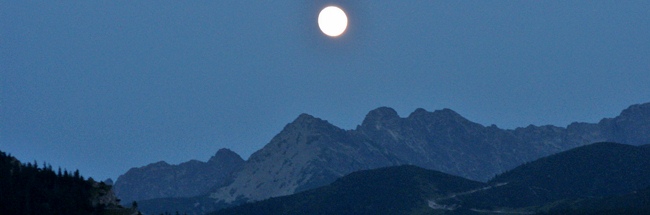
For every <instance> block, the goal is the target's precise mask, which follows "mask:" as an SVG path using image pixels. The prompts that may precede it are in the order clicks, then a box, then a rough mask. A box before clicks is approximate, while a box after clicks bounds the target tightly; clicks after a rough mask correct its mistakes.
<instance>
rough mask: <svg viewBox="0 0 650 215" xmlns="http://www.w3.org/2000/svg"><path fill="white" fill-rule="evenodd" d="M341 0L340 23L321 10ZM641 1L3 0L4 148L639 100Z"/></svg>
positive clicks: (201, 139)
mask: <svg viewBox="0 0 650 215" xmlns="http://www.w3.org/2000/svg"><path fill="white" fill-rule="evenodd" d="M330 4H335V5H339V6H341V7H342V8H343V9H344V10H345V11H346V12H347V14H348V16H349V20H350V24H349V27H348V30H347V31H346V33H345V34H344V35H343V36H342V37H340V38H336V39H333V38H329V37H327V36H325V35H323V34H322V33H321V32H320V30H319V29H318V26H317V21H316V20H317V16H318V12H319V10H320V9H321V8H324V7H325V6H327V5H330ZM649 11H650V1H647V0H642V1H618V0H616V1H485V0H480V1H451V0H450V1H434V0H427V1H401V0H400V1H397V0H396V1H382V0H380V1H377V0H372V1H357V0H354V1H352V0H350V1H322V0H321V1H308V0H296V1H240V0H236V1H234V0H233V1H225V0H223V1H158V0H157V1H115V0H111V1H4V0H0V90H1V91H0V150H2V151H6V152H9V153H11V154H12V155H14V156H16V157H17V158H18V159H21V160H22V161H34V160H38V161H39V163H41V162H42V161H46V162H49V163H51V164H52V165H53V166H54V167H55V168H56V167H58V166H61V167H64V168H67V169H70V170H74V169H79V170H80V171H81V173H82V174H83V175H85V176H92V177H94V178H96V179H105V178H107V177H111V178H113V179H116V178H117V176H118V175H120V174H123V173H124V172H126V171H127V170H128V169H129V168H131V167H139V166H143V165H146V164H149V163H152V162H157V161H160V160H165V161H167V162H169V163H173V164H175V163H180V162H182V161H187V160H190V159H198V160H202V161H206V160H207V159H208V158H209V157H210V156H212V155H213V154H214V153H215V152H216V151H217V150H218V149H220V148H224V147H226V148H230V149H232V150H233V151H235V152H237V153H239V154H241V155H242V157H244V158H247V157H248V156H249V155H250V154H251V153H252V152H254V151H255V150H258V149H260V148H261V147H262V146H264V145H265V144H266V143H268V142H269V141H270V139H271V138H272V137H273V135H275V134H277V133H278V132H279V131H280V130H281V129H282V128H283V127H284V126H285V125H286V124H287V123H289V122H291V121H293V120H294V119H295V118H296V117H297V116H298V115H299V114H300V113H309V114H311V115H314V116H316V117H320V118H322V119H325V120H328V121H329V122H331V123H332V124H334V125H337V126H339V127H342V128H345V129H353V128H355V126H356V125H358V124H360V123H361V121H362V120H363V118H364V116H365V114H366V113H367V112H368V111H370V110H372V109H374V108H377V107H380V106H389V107H393V108H395V109H396V110H397V111H398V113H399V114H400V115H402V116H407V115H408V114H409V113H410V112H411V111H413V110H415V109H416V108H419V107H422V108H425V109H427V110H429V111H433V110H436V109H442V108H451V109H453V110H455V111H457V112H458V113H460V114H461V115H463V116H465V117H466V118H468V119H469V120H472V121H474V122H478V123H481V124H483V125H491V124H496V125H497V126H499V127H501V128H515V127H519V126H527V125H529V124H535V125H545V124H553V125H557V126H566V125H568V124H569V123H570V122H573V121H582V122H597V121H598V120H600V119H601V118H603V117H614V116H616V115H618V114H619V113H620V111H621V110H623V109H624V108H626V107H628V106H629V105H632V104H637V103H645V102H650V39H649V38H650V14H649Z"/></svg>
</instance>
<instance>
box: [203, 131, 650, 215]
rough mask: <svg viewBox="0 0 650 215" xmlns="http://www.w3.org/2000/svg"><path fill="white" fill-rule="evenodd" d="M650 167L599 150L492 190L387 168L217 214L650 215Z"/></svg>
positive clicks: (647, 155) (506, 176)
mask: <svg viewBox="0 0 650 215" xmlns="http://www.w3.org/2000/svg"><path fill="white" fill-rule="evenodd" d="M648 165H650V150H649V149H648V148H647V147H638V146H630V145H624V144H617V143H595V144H591V145H587V146H582V147H578V148H575V149H572V150H569V151H566V152H561V153H558V154H554V155H551V156H548V157H544V158H541V159H538V160H536V161H533V162H530V163H527V164H523V165H521V166H518V167H517V168H515V169H512V170H510V171H508V172H505V173H503V174H500V175H498V176H496V177H495V178H493V179H491V180H490V181H489V182H487V183H483V182H478V181H472V180H469V179H464V178H461V177H458V176H452V175H449V174H445V173H442V172H439V171H435V170H427V169H423V168H420V167H416V166H410V165H406V166H396V167H386V168H379V169H373V170H364V171H358V172H354V173H351V174H349V175H346V176H344V177H342V178H340V179H338V180H336V181H335V182H334V183H332V184H329V185H326V186H323V187H320V188H316V189H312V190H309V191H305V192H301V193H297V194H293V195H289V196H284V197H278V198H270V199H267V200H263V201H259V202H255V203H248V204H244V205H241V206H237V207H232V208H228V209H224V210H221V211H218V212H215V213H211V214H212V215H228V214H238V215H246V214H269V215H271V214H534V213H545V214H580V213H593V214H599V213H601V214H640V213H643V212H645V213H647V212H650V205H649V204H647V203H648V200H650V192H648V190H649V189H650V180H649V179H650V168H647V167H648Z"/></svg>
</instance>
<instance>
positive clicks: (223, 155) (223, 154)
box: [208, 148, 243, 163]
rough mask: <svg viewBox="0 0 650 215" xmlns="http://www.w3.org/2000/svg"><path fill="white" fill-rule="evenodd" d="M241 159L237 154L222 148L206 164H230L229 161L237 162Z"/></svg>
mask: <svg viewBox="0 0 650 215" xmlns="http://www.w3.org/2000/svg"><path fill="white" fill-rule="evenodd" d="M239 160H242V161H243V159H242V158H241V156H239V155H238V154H237V153H235V152H233V151H232V150H230V149H227V148H222V149H219V151H217V153H216V154H215V155H214V156H212V157H211V158H210V160H208V163H214V162H218V163H223V162H231V161H239Z"/></svg>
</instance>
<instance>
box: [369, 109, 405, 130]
mask: <svg viewBox="0 0 650 215" xmlns="http://www.w3.org/2000/svg"><path fill="white" fill-rule="evenodd" d="M395 119H400V117H399V115H398V114H397V111H395V110H394V109H392V108H389V107H379V108H377V109H374V110H372V111H370V112H368V114H366V118H365V119H363V122H362V125H363V126H368V125H376V124H379V123H380V122H386V121H390V120H395Z"/></svg>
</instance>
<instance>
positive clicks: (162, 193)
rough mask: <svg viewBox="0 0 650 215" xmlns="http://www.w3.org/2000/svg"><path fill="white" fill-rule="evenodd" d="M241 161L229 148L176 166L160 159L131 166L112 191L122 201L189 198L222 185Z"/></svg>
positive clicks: (237, 168)
mask: <svg viewBox="0 0 650 215" xmlns="http://www.w3.org/2000/svg"><path fill="white" fill-rule="evenodd" d="M243 164H244V160H243V159H242V158H241V157H240V156H239V155H237V154H236V153H234V152H232V151H230V150H229V149H221V150H219V151H218V152H217V153H216V154H215V155H214V156H213V157H212V158H210V160H208V162H201V161H197V160H192V161H188V162H185V163H181V164H179V165H170V164H168V163H166V162H164V161H161V162H157V163H153V164H149V165H147V166H144V167H140V168H132V169H130V170H129V171H128V172H126V173H125V174H124V175H121V176H120V177H119V178H118V179H117V181H116V182H115V186H114V190H115V193H116V194H117V196H118V197H120V198H121V199H122V202H124V203H130V202H132V201H140V200H146V199H154V198H165V197H192V196H197V195H201V194H205V193H207V192H209V191H210V189H212V188H214V187H219V186H223V185H224V184H227V183H228V182H229V180H230V179H231V176H232V173H233V172H235V171H237V170H239V169H240V168H241V167H242V165H243Z"/></svg>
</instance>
